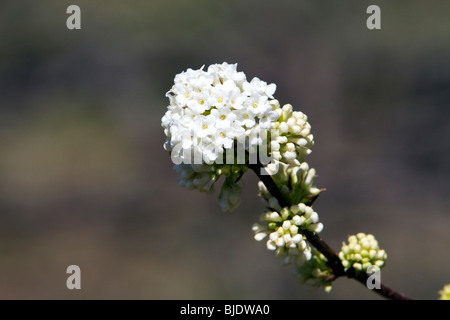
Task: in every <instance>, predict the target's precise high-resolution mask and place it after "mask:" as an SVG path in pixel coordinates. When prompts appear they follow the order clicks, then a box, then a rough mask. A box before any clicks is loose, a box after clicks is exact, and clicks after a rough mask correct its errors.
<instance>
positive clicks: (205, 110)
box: [161, 62, 281, 164]
mask: <svg viewBox="0 0 450 320" xmlns="http://www.w3.org/2000/svg"><path fill="white" fill-rule="evenodd" d="M275 90H276V85H275V84H267V83H266V82H264V81H262V80H260V79H258V78H254V79H252V80H251V81H250V82H248V81H247V80H246V76H245V74H244V73H243V72H238V71H237V64H228V63H226V62H224V63H222V64H214V65H211V66H209V67H208V69H207V70H206V71H205V70H204V67H202V68H200V69H198V70H192V69H188V70H186V71H184V72H182V73H180V74H178V75H176V76H175V79H174V85H173V86H172V88H171V89H170V90H169V91H168V92H167V94H166V96H167V97H168V98H169V102H170V104H169V106H168V108H167V112H166V113H165V115H164V116H163V117H162V120H161V125H162V127H163V128H164V132H165V134H166V137H167V138H166V142H165V143H164V146H165V149H166V150H168V151H170V152H172V159H173V160H175V161H176V163H177V164H179V163H186V164H189V163H195V164H201V163H208V164H211V163H212V162H214V161H216V160H218V159H220V158H223V156H224V152H225V150H226V149H232V148H233V146H234V141H235V140H238V141H245V139H249V138H250V137H251V136H252V135H254V134H255V132H258V130H260V129H265V130H269V129H270V128H271V123H272V122H273V121H275V120H277V119H278V117H279V115H280V114H281V110H280V111H275V109H276V108H279V105H278V106H277V105H276V104H273V103H271V102H272V101H273V94H274V93H275ZM261 143H263V141H262V140H261V139H251V140H250V142H249V143H246V144H245V149H246V150H251V149H252V147H253V148H254V147H255V146H257V145H261ZM196 155H197V156H196Z"/></svg>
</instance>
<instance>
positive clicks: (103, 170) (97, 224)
mask: <svg viewBox="0 0 450 320" xmlns="http://www.w3.org/2000/svg"><path fill="white" fill-rule="evenodd" d="M70 4H77V5H79V6H80V8H81V27H82V29H81V30H73V31H70V30H68V29H67V28H66V19H67V18H68V17H69V15H68V14H66V8H67V7H68V6H69V5H70ZM370 4H377V5H379V6H380V8H381V26H382V29H381V30H374V31H370V30H368V29H367V28H366V19H367V18H368V16H369V15H368V14H366V9H367V7H368V6H369V5H370ZM449 12H450V2H449V1H431V2H429V1H408V3H407V4H405V3H404V2H401V1H397V2H394V1H376V3H375V2H372V1H371V2H369V1H348V2H345V3H343V2H336V1H287V0H280V1H256V0H245V1H221V2H219V1H210V0H209V1H208V0H203V1H202V0H189V1H187V0H184V1H182V0H178V1H142V0H141V1H135V0H132V1H118V0H115V1H108V2H100V1H82V0H78V1H70V2H69V1H47V0H44V1H20V0H19V1H17V0H15V1H12V0H7V1H2V2H1V3H0V139H1V140H0V141H1V143H0V298H1V299H81V298H83V299H379V297H378V296H377V295H376V294H375V293H373V292H370V291H369V290H367V289H366V288H364V287H363V286H362V285H361V284H359V283H357V282H355V281H350V280H347V279H339V280H337V281H336V282H335V284H334V286H333V290H332V292H331V293H330V294H326V293H324V292H323V291H322V290H316V291H311V290H309V289H308V288H307V287H306V286H303V285H300V284H298V283H297V282H296V279H295V277H294V276H293V269H292V268H291V267H289V266H282V265H281V264H280V261H279V259H277V258H276V257H275V256H274V254H273V252H269V251H268V250H267V249H266V248H265V245H264V243H260V242H256V241H255V240H254V239H253V233H252V231H251V225H252V224H253V223H254V222H257V221H258V219H259V216H260V214H261V213H262V212H263V210H264V205H263V203H262V202H261V200H260V199H259V198H258V197H257V195H256V194H257V187H256V183H257V179H256V177H255V176H254V175H253V173H251V172H249V173H247V174H246V175H245V177H244V182H245V188H244V191H243V201H242V205H241V206H240V208H238V209H237V210H236V211H234V212H232V213H223V212H221V211H220V208H219V206H218V204H217V203H216V199H215V196H210V195H209V196H208V195H204V194H201V193H199V192H194V191H189V190H186V189H184V188H182V187H180V186H178V183H177V177H176V174H175V172H174V171H173V169H172V163H171V161H170V155H169V154H168V153H166V152H165V151H164V150H163V147H162V145H163V141H164V134H163V130H162V128H161V126H160V121H161V117H162V115H163V114H164V112H165V110H166V107H167V105H168V100H167V99H166V98H165V93H166V92H167V91H168V90H169V89H170V87H171V86H172V83H173V78H174V76H175V74H177V73H179V72H181V71H183V70H186V69H187V68H194V69H197V68H200V67H201V66H202V65H204V64H205V65H209V64H212V63H222V62H224V61H226V62H229V63H238V70H240V71H244V72H245V73H246V75H247V79H251V78H253V77H255V76H256V77H259V78H260V79H263V80H264V81H267V82H269V83H272V82H273V83H276V84H277V91H276V93H275V97H276V98H277V99H278V100H280V102H281V103H283V104H285V103H291V104H292V105H293V106H294V109H295V110H301V111H303V112H304V113H306V114H307V115H308V117H309V121H310V123H311V125H312V131H313V134H314V136H315V146H314V148H313V153H312V154H311V156H309V158H308V159H307V160H308V162H309V164H310V165H311V166H312V167H314V168H316V170H317V171H318V174H319V177H318V179H317V180H316V184H317V186H318V187H321V188H326V189H327V191H326V192H324V193H323V194H322V195H321V196H320V198H319V199H318V201H317V202H316V203H315V209H316V211H317V212H318V213H319V215H320V218H321V220H322V221H323V222H324V225H325V229H324V231H323V232H322V237H323V238H324V239H325V240H326V241H327V242H328V243H329V244H330V245H331V246H332V247H333V248H335V249H336V250H337V251H338V250H339V249H340V246H341V243H342V241H345V240H346V239H347V236H348V235H350V234H354V233H357V232H366V233H373V234H375V235H376V237H377V239H378V241H379V243H380V246H381V247H383V248H384V249H386V251H387V252H388V262H387V265H386V267H385V268H384V269H383V271H382V274H381V279H382V282H383V283H385V284H387V285H388V286H391V287H393V288H395V289H396V290H398V291H400V292H403V293H405V294H407V295H409V296H412V297H414V298H419V299H437V298H438V293H437V292H438V290H440V289H441V288H442V287H443V285H444V284H446V283H449V282H450V273H449V270H450V252H449V249H448V248H449V246H450V232H449V228H450V197H449V190H450V125H449V120H450V106H449V97H450V20H449V16H448V13H449ZM216 195H217V193H216ZM72 264H76V265H78V266H80V268H81V285H82V289H81V290H72V291H71V290H68V289H67V288H66V279H67V277H68V275H67V274H66V268H67V266H69V265H72Z"/></svg>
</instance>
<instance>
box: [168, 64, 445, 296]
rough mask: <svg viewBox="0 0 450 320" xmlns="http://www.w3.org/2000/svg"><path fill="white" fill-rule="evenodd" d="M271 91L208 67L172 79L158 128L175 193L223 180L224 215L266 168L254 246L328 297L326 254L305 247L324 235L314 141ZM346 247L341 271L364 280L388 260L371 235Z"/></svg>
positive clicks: (229, 67)
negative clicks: (249, 178)
mask: <svg viewBox="0 0 450 320" xmlns="http://www.w3.org/2000/svg"><path fill="white" fill-rule="evenodd" d="M275 90H276V85H275V84H268V83H266V82H264V81H262V80H260V79H258V78H253V79H252V80H251V81H247V79H246V76H245V74H244V73H243V72H238V71H237V64H228V63H222V64H213V65H211V66H209V67H208V68H207V69H206V70H205V68H204V67H202V68H200V69H198V70H193V69H188V70H186V71H184V72H182V73H180V74H178V75H176V76H175V79H174V85H173V86H172V88H171V89H170V90H169V91H168V92H167V93H166V96H167V97H168V98H169V102H170V103H169V106H168V107H167V111H166V113H165V114H164V116H163V117H162V120H161V125H162V127H163V128H164V133H165V135H166V141H165V143H164V148H165V149H166V150H167V151H169V152H170V153H171V158H172V161H173V162H174V164H175V166H174V169H175V171H176V172H177V174H178V180H179V183H180V185H182V186H184V187H186V188H188V189H196V190H199V191H201V192H205V193H212V192H213V191H214V185H215V183H216V182H217V181H219V180H220V179H221V177H222V176H223V177H224V182H223V184H222V187H221V190H220V192H219V195H218V198H219V203H220V207H221V208H222V210H223V211H231V210H234V209H235V208H236V207H238V206H239V204H240V193H241V187H240V186H239V184H238V183H239V182H240V180H241V177H242V175H243V174H244V173H245V172H246V171H247V170H248V168H251V169H253V170H255V168H256V169H258V170H259V169H261V167H262V165H265V167H264V169H265V173H266V174H267V175H269V176H270V178H268V179H267V178H264V177H263V176H265V175H264V173H261V175H260V173H257V174H258V176H259V177H260V178H261V180H262V181H264V182H265V183H267V185H265V184H264V183H263V182H259V184H258V187H259V195H260V196H261V197H262V198H263V200H264V201H265V204H266V207H267V208H268V209H269V210H270V211H269V212H266V213H264V214H263V215H262V217H261V223H258V224H254V225H253V232H254V238H255V239H256V240H257V241H262V240H263V239H266V246H267V248H268V249H269V250H272V251H275V252H276V254H277V256H279V257H280V258H281V259H282V261H283V262H284V263H285V264H294V265H295V274H296V276H297V278H298V279H299V281H300V282H301V283H305V284H307V285H310V286H311V287H319V286H322V287H324V288H325V290H326V291H329V290H331V281H333V279H334V278H336V277H335V276H336V275H334V274H333V270H332V269H331V267H332V266H329V265H328V261H327V258H326V257H325V256H324V254H325V255H327V254H328V253H327V252H324V254H322V253H321V252H319V251H318V249H317V248H314V247H312V246H311V244H310V243H309V241H308V240H311V241H313V240H312V239H316V238H313V237H317V234H318V233H319V232H321V231H322V229H323V225H322V223H321V222H320V221H319V216H318V214H317V212H315V211H314V210H313V208H312V204H313V202H314V201H315V200H316V198H317V197H318V196H319V194H320V192H321V191H322V190H321V189H318V188H316V187H315V186H314V179H315V178H316V170H315V169H313V168H310V167H309V165H308V163H306V162H305V160H304V158H305V156H306V155H309V154H310V153H311V148H312V147H313V145H314V137H313V135H312V133H311V126H310V124H309V123H308V118H307V116H306V115H305V114H304V113H302V112H300V111H293V108H292V106H291V105H290V104H286V105H284V106H280V103H279V102H278V100H276V99H275V98H274V96H273V95H274V93H275ZM262 150H263V151H262ZM264 150H265V151H266V152H268V154H267V155H266V154H265V153H264V152H265V151H264ZM256 154H257V155H256ZM255 155H256V157H255ZM266 156H267V158H269V160H271V161H268V162H270V163H269V164H268V162H265V161H266V160H267V158H266ZM263 157H264V159H265V160H264V161H263V160H262V159H263ZM255 160H257V161H258V162H257V163H254V162H252V161H255ZM251 165H252V166H251ZM255 172H256V170H255ZM271 192H273V193H274V194H272V193H271ZM280 204H283V206H281V205H280ZM314 241H316V240H314ZM348 241H349V244H345V243H344V244H343V247H342V250H341V252H340V253H339V258H340V260H341V262H342V266H343V267H344V268H345V269H346V271H348V270H350V269H351V268H353V269H354V270H356V271H357V272H363V271H364V272H367V270H368V269H369V268H370V267H372V266H374V267H375V268H378V269H379V268H381V267H382V266H383V265H384V263H385V260H386V252H385V251H384V250H381V249H380V248H379V247H378V242H377V241H376V240H375V238H374V237H373V236H372V235H366V234H364V233H358V234H357V235H356V236H350V237H349V238H348ZM327 257H328V256H327ZM336 258H337V257H336ZM372 270H373V269H372ZM337 276H341V275H340V274H339V275H337ZM448 291H449V289H448V288H447V287H446V289H445V290H444V291H443V292H444V293H442V295H443V296H444V295H447V296H448Z"/></svg>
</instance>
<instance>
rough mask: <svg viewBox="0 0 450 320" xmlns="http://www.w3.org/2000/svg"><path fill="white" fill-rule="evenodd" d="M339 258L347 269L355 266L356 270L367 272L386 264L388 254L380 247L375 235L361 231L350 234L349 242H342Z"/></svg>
mask: <svg viewBox="0 0 450 320" xmlns="http://www.w3.org/2000/svg"><path fill="white" fill-rule="evenodd" d="M339 258H340V259H341V261H342V265H343V266H344V268H346V269H349V268H351V267H353V268H354V269H355V270H356V271H364V272H367V270H368V269H369V268H370V267H372V271H373V272H375V271H377V270H380V268H382V267H383V266H384V264H385V262H386V258H387V254H386V252H385V251H384V250H382V249H380V248H379V246H378V241H377V240H376V239H375V237H374V236H373V235H371V234H365V233H362V232H360V233H358V234H357V235H352V236H349V237H348V244H345V243H342V249H341V252H339Z"/></svg>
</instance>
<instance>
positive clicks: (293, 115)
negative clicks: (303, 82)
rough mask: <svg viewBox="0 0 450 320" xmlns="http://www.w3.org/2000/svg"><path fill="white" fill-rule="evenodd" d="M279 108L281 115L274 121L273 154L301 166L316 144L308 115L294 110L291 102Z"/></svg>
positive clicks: (274, 156)
mask: <svg viewBox="0 0 450 320" xmlns="http://www.w3.org/2000/svg"><path fill="white" fill-rule="evenodd" d="M277 110H278V112H280V116H279V117H278V119H277V121H274V122H272V130H271V133H272V136H271V144H270V149H271V155H272V157H273V158H274V159H275V160H278V161H281V162H284V163H287V164H292V165H297V166H299V165H300V164H301V162H302V161H303V157H304V156H305V155H308V154H310V153H311V147H312V146H313V145H314V137H313V135H312V134H311V125H310V124H309V123H308V117H307V116H306V115H305V114H304V113H302V112H300V111H292V106H291V105H290V104H286V105H284V106H283V107H282V108H281V109H277Z"/></svg>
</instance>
